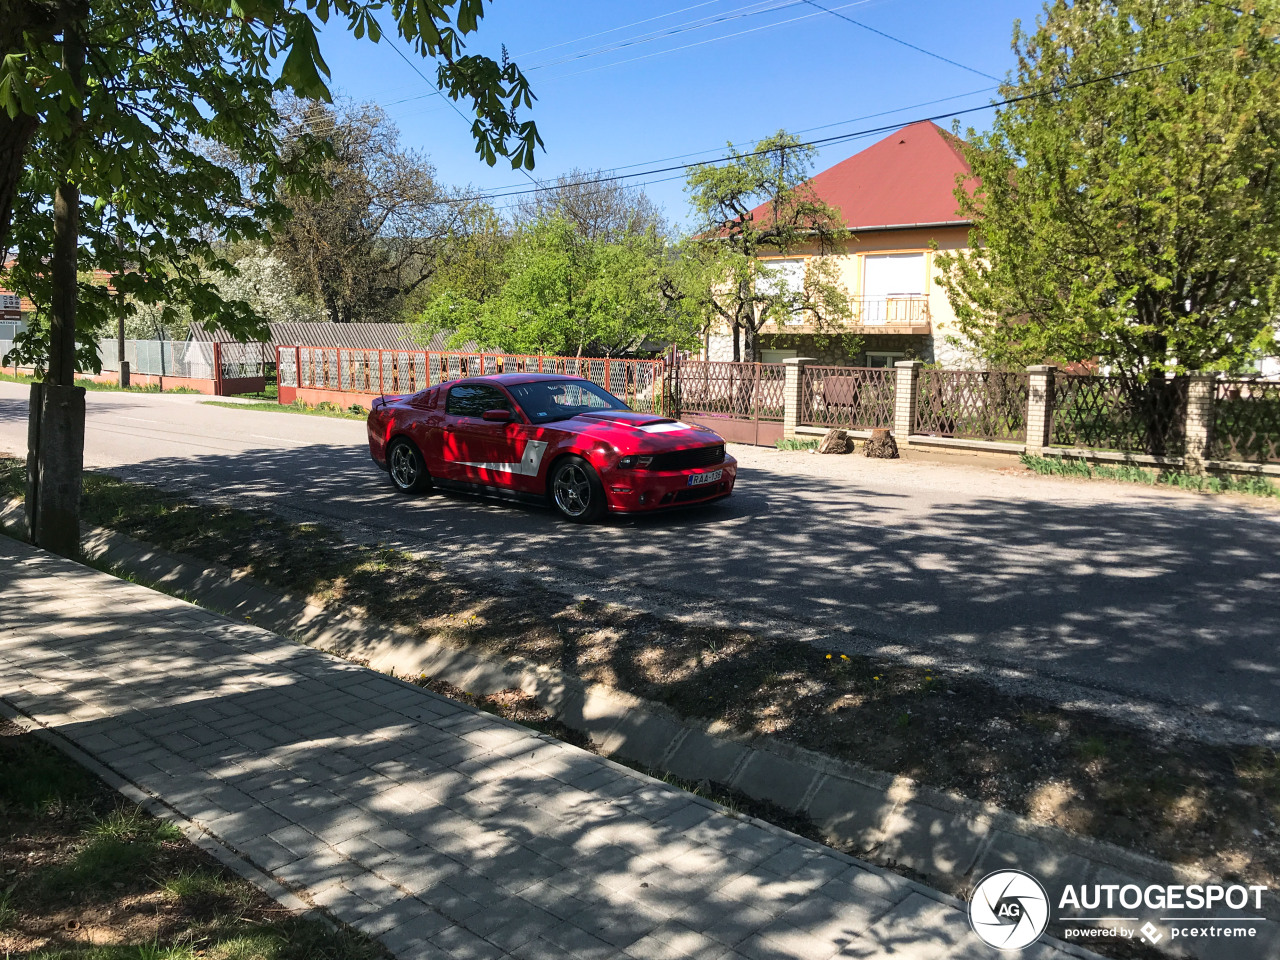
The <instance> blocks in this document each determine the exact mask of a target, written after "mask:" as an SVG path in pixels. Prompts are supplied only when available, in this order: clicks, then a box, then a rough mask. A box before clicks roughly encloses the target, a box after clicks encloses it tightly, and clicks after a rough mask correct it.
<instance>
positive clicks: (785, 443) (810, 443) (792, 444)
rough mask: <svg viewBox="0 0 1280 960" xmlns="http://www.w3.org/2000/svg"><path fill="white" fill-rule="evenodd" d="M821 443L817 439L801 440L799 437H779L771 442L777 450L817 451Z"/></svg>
mask: <svg viewBox="0 0 1280 960" xmlns="http://www.w3.org/2000/svg"><path fill="white" fill-rule="evenodd" d="M821 442H822V441H821V440H818V439H817V438H812V439H808V440H802V439H800V438H799V437H781V438H779V439H777V440H775V441H773V445H774V446H775V447H777V448H778V449H779V450H817V449H818V444H820V443H821Z"/></svg>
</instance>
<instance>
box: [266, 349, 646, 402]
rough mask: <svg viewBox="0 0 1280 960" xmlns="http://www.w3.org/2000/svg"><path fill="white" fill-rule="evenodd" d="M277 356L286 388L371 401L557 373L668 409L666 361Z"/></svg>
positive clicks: (311, 352) (341, 353) (344, 352)
mask: <svg viewBox="0 0 1280 960" xmlns="http://www.w3.org/2000/svg"><path fill="white" fill-rule="evenodd" d="M277 353H278V358H279V359H278V367H277V369H278V375H279V383H280V386H282V387H303V388H312V389H318V390H332V391H335V392H340V393H361V394H366V395H368V394H374V393H385V394H405V393H416V392H417V391H419V390H424V389H426V388H427V387H431V386H435V385H437V384H440V383H448V382H450V381H453V380H461V379H463V378H465V377H478V376H484V375H487V374H495V373H556V374H561V375H568V376H580V377H585V378H586V379H588V380H591V381H592V382H594V383H597V384H599V385H600V386H602V387H604V388H605V389H606V390H608V391H609V392H610V393H612V394H614V395H615V396H616V397H618V398H620V399H622V400H624V401H626V403H627V404H628V405H629V406H631V407H632V409H635V410H640V411H642V412H647V413H649V412H652V413H661V412H662V411H663V410H664V409H665V397H664V392H663V384H664V378H663V361H661V360H631V359H624V358H613V357H609V358H603V357H539V356H526V355H522V354H501V353H442V352H436V351H419V350H361V349H354V348H353V349H348V348H345V347H280V348H279V349H278V351H277Z"/></svg>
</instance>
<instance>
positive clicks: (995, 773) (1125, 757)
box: [0, 460, 1280, 886]
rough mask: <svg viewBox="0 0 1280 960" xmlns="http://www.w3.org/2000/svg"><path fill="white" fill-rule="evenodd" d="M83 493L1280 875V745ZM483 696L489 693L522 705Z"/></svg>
mask: <svg viewBox="0 0 1280 960" xmlns="http://www.w3.org/2000/svg"><path fill="white" fill-rule="evenodd" d="M21 479H22V463H21V461H18V460H7V461H6V460H0V489H2V490H3V491H4V492H6V493H9V494H11V495H13V494H17V493H18V492H19V491H20V489H21ZM83 505H84V520H85V522H86V524H93V525H98V526H105V527H110V528H112V529H115V530H118V531H120V532H121V533H124V534H127V535H129V536H132V537H135V538H137V539H139V540H143V541H146V542H148V543H152V544H155V545H156V546H159V547H162V548H165V549H169V550H174V551H178V552H182V553H186V554H189V555H191V556H194V557H198V558H201V559H203V560H205V561H207V562H210V563H217V564H222V565H225V566H227V567H230V568H232V569H234V570H236V571H237V572H239V573H241V574H243V575H246V576H248V577H250V578H251V579H253V580H255V581H257V582H259V583H263V584H265V585H267V586H268V587H271V588H274V589H276V590H279V591H282V592H288V593H290V594H292V595H294V596H298V597H306V598H308V599H309V600H310V601H312V602H314V603H317V604H320V605H323V606H326V607H328V608H330V609H334V610H338V611H341V612H342V613H344V614H346V615H350V616H355V617H365V618H371V619H375V620H382V621H383V622H387V623H390V624H395V625H399V626H402V627H405V628H407V629H408V630H409V631H410V633H412V634H414V635H417V636H419V637H423V638H429V639H432V640H436V641H440V642H444V643H447V644H450V645H453V646H455V647H458V648H462V649H468V650H472V651H474V652H477V653H480V654H483V655H486V656H491V657H502V658H505V657H511V656H518V657H521V658H523V659H524V660H525V661H527V662H531V663H535V664H545V665H548V666H554V667H556V668H558V669H561V670H564V671H565V672H567V673H570V674H573V675H576V676H578V677H580V678H582V679H584V680H586V681H588V682H593V683H600V684H604V685H606V686H609V687H612V688H614V689H617V690H622V691H625V692H628V693H631V694H634V695H636V696H639V697H643V698H646V699H649V700H652V701H655V702H658V703H662V704H665V705H666V706H668V707H669V708H671V709H672V710H674V711H675V712H676V713H678V714H680V715H683V716H686V717H693V718H699V719H702V720H706V721H712V722H717V723H720V724H723V725H725V727H726V728H730V729H734V730H737V731H739V732H740V733H742V734H744V735H746V736H750V737H758V738H760V739H761V740H763V741H768V740H777V741H785V742H788V743H793V744H796V745H799V746H803V747H806V748H809V749H812V750H816V751H819V752H821V753H824V754H828V755H831V756H834V757H837V758H840V759H845V760H852V761H855V762H858V763H862V764H864V765H866V766H868V767H871V768H874V769H878V770H882V771H885V772H887V773H891V774H900V775H905V776H908V777H911V778H913V779H915V780H917V781H919V782H922V783H924V784H927V785H930V786H933V787H936V788H938V789H941V790H949V791H956V792H958V793H960V794H963V795H965V796H968V797H970V798H972V799H975V800H978V801H982V802H988V803H993V804H996V805H998V806H1001V807H1003V808H1005V809H1008V810H1012V811H1015V812H1018V813H1022V814H1024V815H1027V816H1029V817H1031V818H1032V819H1034V820H1036V821H1038V822H1042V823H1051V824H1055V825H1058V826H1061V827H1064V828H1066V829H1068V830H1073V831H1076V832H1078V833H1080V834H1083V835H1087V836H1091V837H1095V838H1098V839H1103V840H1108V841H1111V842H1115V843H1119V844H1121V845H1124V846H1130V847H1134V848H1137V849H1140V850H1142V851H1144V852H1149V853H1155V854H1156V855H1157V856H1160V857H1163V858H1165V859H1168V860H1171V861H1174V862H1179V863H1189V864H1198V865H1200V866H1203V867H1205V868H1206V869H1209V870H1212V871H1214V872H1216V873H1219V874H1224V873H1230V874H1233V875H1238V876H1243V877H1250V878H1252V880H1251V882H1259V883H1270V884H1271V885H1272V886H1276V885H1280V884H1278V883H1277V881H1278V880H1280V830H1278V829H1277V822H1278V821H1280V754H1277V753H1276V751H1274V750H1255V749H1254V748H1246V747H1208V746H1206V745H1204V744H1201V743H1199V742H1198V741H1194V740H1190V739H1175V738H1163V739H1161V738H1156V737H1153V736H1148V735H1146V734H1145V733H1144V732H1143V731H1142V730H1140V729H1138V728H1135V727H1131V726H1128V725H1126V724H1123V723H1121V722H1119V721H1113V720H1109V719H1105V718H1102V717H1099V716H1097V715H1093V714H1090V713H1087V712H1084V711H1080V710H1071V709H1067V708H1063V707H1059V706H1057V705H1055V704H1052V703H1049V702H1047V701H1043V700H1038V699H1035V698H1032V697H1017V696H1012V695H1008V694H1005V693H1002V692H1001V691H999V690H997V689H995V688H993V687H991V686H990V685H988V684H987V683H986V682H984V681H983V680H982V679H981V678H980V677H976V676H970V675H940V674H937V673H935V672H934V671H932V670H930V669H928V668H923V667H917V666H913V665H910V664H905V663H902V662H899V661H892V660H882V659H877V658H874V657H867V656H855V655H851V654H848V653H843V652H841V651H839V650H832V649H830V648H827V649H823V648H822V646H821V645H820V644H812V643H804V642H800V641H797V640H792V639H789V638H786V637H773V636H767V635H761V634H755V633H752V632H750V631H747V630H741V629H721V628H715V627H705V626H700V625H690V624H686V623H682V622H679V621H675V620H669V619H665V618H663V617H662V616H658V615H653V614H646V613H641V612H638V611H635V610H631V609H628V608H626V607H621V606H617V605H605V604H601V603H599V602H597V601H595V600H592V599H590V598H582V599H578V598H570V597H566V596H563V595H561V594H558V593H555V592H553V591H550V590H546V589H544V588H540V587H538V585H537V584H534V583H529V585H528V586H527V587H526V586H523V585H522V586H520V587H499V586H497V585H494V584H489V583H484V582H477V581H474V580H470V579H465V578H462V577H460V576H457V575H454V574H451V573H449V572H447V571H446V570H444V569H443V568H442V567H441V566H440V565H439V564H438V563H435V562H433V561H431V560H430V559H427V558H422V557H415V556H412V555H410V554H408V553H405V552H402V551H399V550H393V549H388V548H385V547H379V546H377V545H370V544H362V543H355V542H352V541H350V540H347V539H346V538H344V537H343V536H341V535H340V534H338V533H336V532H334V531H332V530H329V529H326V528H324V527H322V526H319V525H316V524H294V523H290V522H287V521H285V520H283V519H281V518H280V517H278V516H275V515H274V514H271V513H269V512H255V511H249V510H238V509H232V508H229V507H225V506H219V505H211V504H205V503H201V504H197V503H194V502H190V501H186V500H184V499H182V498H181V497H179V496H176V495H174V494H170V493H167V492H164V491H161V490H158V489H156V488H153V487H148V486H143V485H137V484H130V483H127V482H124V481H121V480H118V479H116V478H114V477H109V476H105V475H101V474H94V473H87V474H86V475H85V478H84V499H83ZM484 700H485V698H477V700H476V705H478V706H481V707H484V708H486V709H490V708H493V709H495V710H498V709H506V708H507V707H512V709H515V708H516V707H518V706H519V705H515V706H513V705H511V704H505V705H504V704H493V703H486V702H482V701H484ZM521 709H523V708H521ZM535 721H536V722H538V723H542V722H545V718H538V717H536V716H535V717H531V721H530V722H535ZM546 730H547V732H548V733H551V734H552V735H553V736H559V737H564V738H566V739H568V738H569V737H570V734H568V733H566V732H565V731H564V730H559V729H551V728H546ZM45 793H47V791H46V792H45ZM41 795H42V796H43V795H44V794H41ZM1255 830H1256V831H1257V834H1256V835H1255V833H1254V831H1255Z"/></svg>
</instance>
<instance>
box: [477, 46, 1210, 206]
mask: <svg viewBox="0 0 1280 960" xmlns="http://www.w3.org/2000/svg"><path fill="white" fill-rule="evenodd" d="M1234 49H1235V48H1234V47H1217V48H1215V49H1213V50H1204V51H1201V52H1200V53H1192V54H1188V55H1186V56H1185V57H1175V58H1173V59H1170V60H1162V61H1160V62H1159V63H1152V64H1147V65H1146V66H1142V67H1131V68H1129V69H1127V70H1119V71H1116V72H1115V73H1109V74H1106V75H1104V76H1101V77H1089V78H1088V79H1086V80H1076V81H1073V82H1072V83H1065V84H1062V85H1061V86H1055V87H1051V88H1050V89H1048V90H1038V91H1033V92H1031V93H1024V94H1020V95H1018V96H1016V97H1006V98H1005V99H1003V100H996V101H993V102H992V103H989V104H985V105H983V106H979V107H967V108H965V109H963V110H955V111H952V112H950V113H939V114H935V115H934V116H931V117H919V118H917V119H915V120H912V121H909V123H924V122H936V121H938V120H946V119H948V118H951V117H961V116H965V115H966V114H970V113H976V112H978V111H980V110H991V109H995V108H999V107H1006V106H1011V105H1013V104H1015V103H1025V102H1026V101H1028V100H1035V99H1038V98H1040V97H1048V96H1055V95H1059V94H1062V93H1064V92H1066V91H1067V90H1077V89H1080V88H1081V87H1087V86H1092V85H1093V84H1095V83H1105V82H1107V81H1109V80H1120V79H1123V78H1125V77H1130V76H1133V75H1134V74H1138V73H1145V72H1147V71H1149V70H1158V69H1160V68H1161V67H1167V66H1172V65H1174V64H1177V63H1185V62H1187V61H1189V60H1197V59H1199V58H1201V57H1206V56H1210V55H1211V54H1215V53H1225V52H1228V51H1231V50H1234ZM901 126H902V124H899V123H893V124H889V125H887V126H879V127H871V128H868V129H865V130H858V131H854V132H852V133H842V134H837V135H835V136H831V137H821V138H818V139H814V140H806V141H802V142H800V143H797V144H796V145H795V147H796V148H800V147H817V146H824V145H829V144H833V143H840V142H843V141H846V140H854V139H858V138H860V137H865V136H871V135H873V134H877V133H891V132H893V131H894V130H897V129H900V127H901ZM757 142H758V141H757ZM765 152H766V151H763V150H758V151H755V152H754V153H749V154H740V155H739V156H759V155H760V154H762V153H765ZM732 159H734V157H732V156H721V157H718V158H717V159H715V160H707V161H703V162H700V163H680V164H676V165H674V166H670V167H659V168H656V169H653V170H640V171H637V172H635V173H622V174H617V175H614V176H608V177H596V178H594V179H591V180H581V181H577V185H586V184H592V183H609V182H613V181H616V180H627V179H630V178H632V177H645V176H651V175H654V174H660V173H670V172H671V171H674V170H687V169H689V168H690V167H700V166H707V165H709V164H715V163H724V162H726V161H729V160H732ZM545 189H547V187H545V186H539V187H535V188H533V189H532V190H509V191H504V192H502V193H492V192H490V193H479V194H476V195H474V196H471V197H460V198H457V199H460V200H493V199H501V198H504V197H516V196H523V195H526V194H529V193H535V192H537V191H539V190H545Z"/></svg>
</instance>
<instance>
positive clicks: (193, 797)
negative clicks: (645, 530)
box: [0, 537, 1093, 960]
mask: <svg viewBox="0 0 1280 960" xmlns="http://www.w3.org/2000/svg"><path fill="white" fill-rule="evenodd" d="M0 564H3V566H4V569H5V571H6V573H5V578H4V579H3V580H2V581H0V698H2V699H3V700H5V701H7V703H8V704H10V705H11V706H12V707H16V708H17V709H18V710H20V711H22V712H23V713H25V714H26V715H27V716H29V717H31V718H33V719H34V720H36V721H37V722H39V723H40V724H42V725H45V726H46V727H48V728H50V729H52V730H54V731H56V733H57V734H59V735H60V736H62V737H63V738H65V739H66V740H68V741H70V742H71V743H72V744H74V745H76V746H77V747H79V748H80V749H81V750H83V751H85V752H86V753H88V754H90V755H91V756H92V757H94V758H96V759H97V760H98V761H99V762H100V763H101V764H103V765H104V766H106V767H107V768H108V769H109V770H111V771H113V772H115V773H116V774H118V775H119V776H120V777H122V778H124V779H125V780H127V781H129V782H131V783H132V784H135V785H136V786H138V787H139V788H141V789H142V790H143V791H145V792H147V793H149V794H150V795H152V796H154V797H156V798H158V799H160V800H162V801H163V802H164V803H165V804H167V805H168V806H169V807H171V808H172V809H173V810H174V811H176V813H177V814H178V815H180V816H181V817H183V818H186V819H188V820H190V821H192V822H194V823H195V824H196V825H198V826H199V827H201V828H202V829H204V830H205V831H207V832H208V833H209V834H211V835H213V836H215V837H216V838H217V839H218V840H219V841H220V842H221V843H222V844H223V845H224V846H226V847H227V848H229V849H230V850H232V851H234V852H235V853H237V854H239V855H240V856H242V857H244V858H245V859H247V860H249V861H251V863H252V864H254V865H255V866H256V867H257V868H259V869H260V870H261V871H263V872H264V873H265V874H267V875H269V876H270V877H272V878H274V879H275V880H277V881H279V882H280V883H282V884H284V885H285V886H286V887H288V888H289V889H291V890H293V891H294V892H296V893H297V894H298V895H299V896H300V897H301V898H302V899H303V900H304V901H308V902H311V903H313V904H315V905H318V906H321V907H324V908H325V909H326V910H328V911H329V912H330V913H332V914H333V915H334V916H335V917H337V918H338V919H340V920H343V921H345V922H347V923H350V924H352V925H354V926H356V927H358V928H360V929H361V930H364V931H366V932H368V933H369V934H371V935H373V936H376V937H378V938H379V939H380V940H381V941H382V942H383V943H384V944H385V945H386V946H387V947H388V948H389V949H390V950H391V951H392V952H393V953H395V954H396V955H397V956H400V957H405V958H423V960H431V958H439V957H454V958H459V960H463V958H465V960H483V958H500V957H508V956H509V957H517V958H529V960H535V958H536V960H556V958H568V957H574V958H582V960H596V958H599V960H604V958H633V960H663V958H672V960H674V958H690V960H735V958H750V960H766V958H768V960H774V958H779V960H781V958H795V960H828V958H830V957H833V956H840V957H858V958H872V957H886V958H887V957H893V958H896V960H907V958H911V960H926V958H979V957H982V958H989V957H993V956H995V955H996V954H995V951H993V950H992V949H991V948H989V947H986V946H984V945H983V944H982V943H981V942H980V941H979V940H978V939H977V938H976V937H975V936H973V934H972V933H971V932H970V930H969V927H968V923H967V920H966V917H965V914H964V912H963V910H962V909H961V908H960V907H959V906H958V905H956V904H955V903H954V901H951V900H949V899H948V898H946V897H943V896H942V895H940V894H936V893H933V892H932V891H929V890H927V889H926V888H923V887H921V886H919V885H917V884H914V883H911V882H909V881H906V880H904V879H902V878H900V877H898V876H896V875H894V874H890V873H886V872H884V871H881V870H878V869H875V868H873V867H869V866H867V865H865V864H862V863H860V862H858V861H855V860H853V859H851V858H849V857H846V856H843V855H841V854H838V853H835V852H833V851H830V850H828V849H826V848H824V847H821V846H819V845H817V844H814V843H811V842H809V841H806V840H803V839H801V838H798V837H795V836H792V835H790V834H787V833H785V832H783V831H781V830H778V829H776V828H773V827H770V826H768V825H765V824H761V823H759V822H757V821H753V820H748V819H745V818H741V817H734V816H730V815H728V814H726V813H725V812H723V811H722V810H721V809H720V808H719V807H717V806H715V805H714V804H710V803H708V802H706V801H703V800H701V799H699V798H697V797H694V796H691V795H690V794H687V793H684V792H683V791H680V790H676V789H673V788H671V787H669V786H667V785H665V784H663V783H660V782H658V781H656V780H653V779H651V778H649V777H646V776H643V775H641V774H638V773H635V772H633V771H630V770H627V769H625V768H623V767H620V766H618V765H617V764H614V763H612V762H610V761H608V760H605V759H602V758H600V757H597V756H594V755H592V754H589V753H586V752H584V751H581V750H578V749H576V748H574V747H570V746H567V745H565V744H561V743H559V742H557V741H554V740H550V739H548V738H545V737H541V736H539V735H537V734H536V733H534V732H532V731H529V730H526V729H524V728H522V727H519V726H516V725H514V724H510V723H507V722H505V721H503V720H501V719H498V718H495V717H492V716H489V715H487V714H483V713H480V712H477V711H475V710H472V709H470V708H467V707H464V706H462V705H460V704H457V703H454V702H452V701H449V700H445V699H442V698H440V697H437V696H435V695H433V694H431V693H429V692H426V691H423V690H420V689H418V688H415V687H412V686H409V685H407V684H404V683H401V682H399V681H397V680H394V679H391V678H389V677H385V676H383V675H381V674H377V673H374V672H372V671H369V670H366V669H364V668H361V667H358V666H354V665H352V664H350V663H347V662H345V661H342V660H340V659H338V658H335V657H331V656H328V655H325V654H322V653H319V652H317V651H314V650H312V649H310V648H308V647H303V646H299V645H296V644H293V643H291V642H289V641H287V640H284V639H281V638H280V637H278V636H275V635H274V634H270V633H267V632H265V631H263V630H260V629H258V628H254V627H249V626H246V625H243V624H236V623H233V622H231V621H228V620H227V619H225V618H223V617H220V616H218V615H216V614H212V613H209V612H207V611H204V610H201V609H199V608H196V607H193V606H190V605H188V604H186V603H183V602H181V601H178V600H175V599H173V598H170V597H168V596H165V595H163V594H159V593H156V592H153V591H151V590H147V589H145V588H142V587H138V586H136V585H133V584H130V583H127V582H125V581H121V580H117V579H115V578H113V577H110V576H107V575H105V574H101V573H98V572H97V571H94V570H92V569H89V568H86V567H83V566H80V565H78V564H74V563H71V562H68V561H65V560H61V559H58V558H54V557H50V556H49V555H47V554H43V553H41V552H39V551H37V550H34V549H33V548H30V547H28V546H26V545H24V544H20V543H18V542H16V541H13V540H10V539H8V538H5V537H0ZM1021 956H1023V957H1026V958H1036V960H1039V958H1051V957H1052V958H1059V957H1066V956H1075V957H1087V956H1093V955H1092V954H1089V953H1087V952H1086V951H1084V950H1081V949H1079V948H1075V947H1067V948H1062V947H1059V946H1056V945H1053V944H1050V943H1041V944H1038V945H1037V946H1035V947H1033V948H1032V949H1029V950H1027V951H1025V952H1024V953H1023V954H1021Z"/></svg>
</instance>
